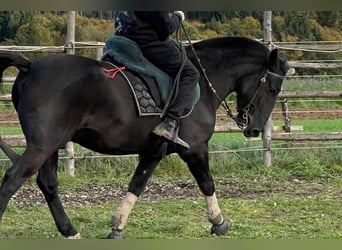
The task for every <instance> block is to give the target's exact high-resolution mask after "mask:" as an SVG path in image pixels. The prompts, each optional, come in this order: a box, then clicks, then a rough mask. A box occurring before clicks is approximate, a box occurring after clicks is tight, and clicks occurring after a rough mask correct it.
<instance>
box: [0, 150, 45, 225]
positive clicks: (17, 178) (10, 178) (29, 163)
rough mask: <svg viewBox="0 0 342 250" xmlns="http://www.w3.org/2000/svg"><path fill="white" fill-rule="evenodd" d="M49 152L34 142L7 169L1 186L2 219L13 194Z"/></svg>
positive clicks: (0, 206) (0, 211)
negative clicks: (36, 145)
mask: <svg viewBox="0 0 342 250" xmlns="http://www.w3.org/2000/svg"><path fill="white" fill-rule="evenodd" d="M49 154H50V153H49V152H47V151H43V150H41V149H40V148H38V147H35V146H34V145H32V144H31V145H28V146H27V148H26V150H25V152H24V153H23V155H22V156H21V157H19V158H18V159H16V161H15V162H14V164H13V166H12V167H11V168H9V169H8V170H7V171H6V173H5V176H4V178H3V181H2V184H1V187H0V219H1V217H2V215H3V213H4V211H5V209H6V207H7V204H8V202H9V200H10V198H11V197H12V195H13V194H14V193H15V192H16V191H17V190H18V189H19V188H20V187H21V186H22V184H23V183H24V182H25V181H26V179H27V178H29V177H30V176H32V175H33V174H35V173H36V172H37V170H38V169H39V168H40V167H41V166H42V164H43V162H44V161H45V160H46V158H47V157H48V156H49Z"/></svg>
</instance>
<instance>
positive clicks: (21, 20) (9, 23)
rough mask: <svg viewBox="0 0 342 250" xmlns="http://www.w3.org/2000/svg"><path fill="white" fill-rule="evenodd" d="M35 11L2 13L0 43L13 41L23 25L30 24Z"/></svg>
mask: <svg viewBox="0 0 342 250" xmlns="http://www.w3.org/2000/svg"><path fill="white" fill-rule="evenodd" d="M33 14H34V12H33V11H1V12H0V42H3V41H6V40H13V39H14V37H15V35H16V33H17V31H18V29H19V28H20V26H21V25H23V24H25V23H29V22H30V20H31V18H32V16H33Z"/></svg>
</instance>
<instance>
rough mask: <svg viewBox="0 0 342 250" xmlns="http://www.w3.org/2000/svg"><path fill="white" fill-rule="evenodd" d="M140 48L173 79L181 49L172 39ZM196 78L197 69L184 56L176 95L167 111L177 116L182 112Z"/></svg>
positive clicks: (176, 71)
mask: <svg viewBox="0 0 342 250" xmlns="http://www.w3.org/2000/svg"><path fill="white" fill-rule="evenodd" d="M141 50H142V53H143V54H144V56H145V57H146V58H147V59H148V60H149V61H150V62H152V63H153V64H154V65H155V66H156V67H158V68H160V69H161V70H163V71H164V72H165V73H167V74H168V75H170V76H171V77H172V78H173V79H175V77H176V76H177V73H178V71H179V69H180V67H181V64H182V50H181V49H180V48H178V47H177V44H176V43H175V42H174V41H172V40H167V41H165V42H159V43H151V44H147V45H144V46H142V47H141ZM184 53H185V52H184ZM198 79H199V72H198V70H197V69H196V67H195V66H194V65H193V64H192V62H191V61H190V60H189V59H188V57H187V56H185V62H184V67H183V70H182V72H181V74H180V79H179V85H178V95H177V97H176V99H175V100H174V101H173V102H172V103H171V105H170V107H169V109H168V113H171V114H172V115H174V116H177V117H179V116H181V115H183V114H184V111H185V110H186V108H188V107H189V103H190V102H191V101H192V95H193V90H194V88H195V86H196V83H197V82H198Z"/></svg>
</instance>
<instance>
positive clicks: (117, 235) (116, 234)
mask: <svg viewBox="0 0 342 250" xmlns="http://www.w3.org/2000/svg"><path fill="white" fill-rule="evenodd" d="M107 239H115V240H123V239H125V234H124V232H123V230H119V229H115V230H113V231H111V232H110V233H109V234H108V236H107Z"/></svg>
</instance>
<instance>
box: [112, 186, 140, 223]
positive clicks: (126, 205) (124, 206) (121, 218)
mask: <svg viewBox="0 0 342 250" xmlns="http://www.w3.org/2000/svg"><path fill="white" fill-rule="evenodd" d="M137 200H138V196H136V195H135V194H132V193H130V192H128V193H127V194H126V197H125V198H124V199H123V201H122V202H121V205H120V207H119V208H118V210H117V211H116V212H115V213H114V214H113V219H112V220H113V227H114V228H115V229H123V228H124V226H125V224H126V222H127V218H128V215H129V213H130V212H131V210H132V208H133V206H134V204H135V202H136V201H137Z"/></svg>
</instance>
